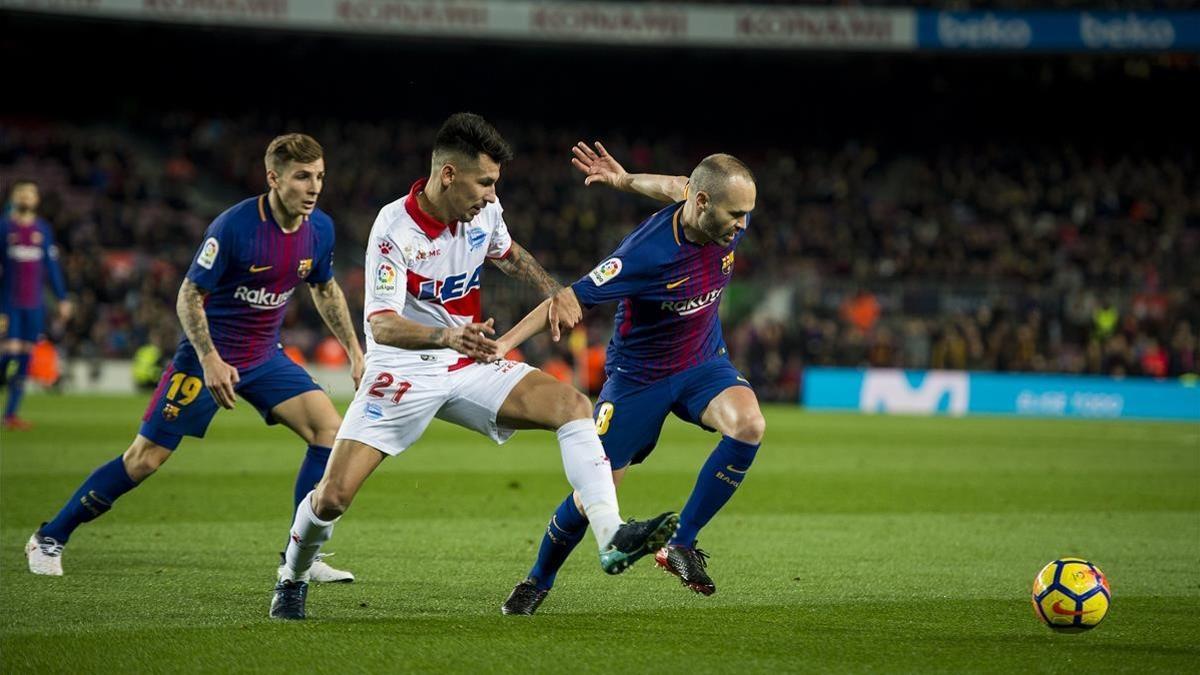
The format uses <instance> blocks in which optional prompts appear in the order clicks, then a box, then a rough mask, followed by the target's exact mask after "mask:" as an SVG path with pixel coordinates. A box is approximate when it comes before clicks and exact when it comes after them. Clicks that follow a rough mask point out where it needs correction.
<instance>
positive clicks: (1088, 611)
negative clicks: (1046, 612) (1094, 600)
mask: <svg viewBox="0 0 1200 675" xmlns="http://www.w3.org/2000/svg"><path fill="white" fill-rule="evenodd" d="M1061 605H1062V600H1059V601H1058V602H1056V603H1054V606H1053V607H1051V608H1050V610H1051V611H1052V612H1054V613H1055V614H1059V615H1062V616H1083V615H1084V614H1091V613H1092V612H1094V611H1096V610H1094V609H1083V610H1080V611H1078V612H1076V611H1074V610H1071V609H1063V608H1062V607H1061Z"/></svg>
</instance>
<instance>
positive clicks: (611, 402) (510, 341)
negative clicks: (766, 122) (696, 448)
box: [497, 143, 766, 614]
mask: <svg viewBox="0 0 1200 675" xmlns="http://www.w3.org/2000/svg"><path fill="white" fill-rule="evenodd" d="M574 152H575V159H574V160H572V161H573V163H574V165H575V167H576V168H577V169H579V170H580V171H582V172H583V173H584V174H585V175H586V176H587V178H586V179H585V181H584V182H585V184H587V185H593V184H602V185H609V186H611V187H614V188H616V189H619V190H624V191H627V192H633V193H637V194H641V195H645V196H648V197H651V198H653V199H656V200H658V201H661V202H668V203H669V204H670V205H669V206H667V207H666V208H664V209H662V210H661V211H659V212H658V213H655V214H654V215H652V216H650V217H649V218H647V219H646V220H644V221H642V223H641V224H640V225H639V226H638V227H637V228H636V229H635V230H634V231H633V232H631V233H630V234H629V236H627V237H625V239H624V240H623V241H622V242H621V244H620V245H619V246H618V247H617V249H616V250H615V251H614V252H613V253H612V254H611V255H610V256H608V257H607V258H605V259H604V261H602V262H601V263H600V264H599V265H597V266H596V268H595V269H593V270H592V271H591V272H590V273H588V274H587V275H585V276H584V277H583V278H581V279H580V280H579V281H576V282H575V283H574V284H573V285H571V286H569V287H567V288H565V289H563V290H562V291H561V294H563V295H566V296H569V297H571V298H572V299H577V300H578V302H579V303H580V304H581V305H582V306H583V307H585V308H591V307H594V306H596V305H601V304H607V303H613V302H615V303H617V313H616V318H615V320H614V326H615V330H614V332H613V336H612V339H611V341H610V342H609V345H608V358H607V363H606V366H605V368H606V373H607V375H608V380H607V382H606V383H605V385H604V388H603V389H602V390H601V392H600V398H599V400H598V401H597V403H596V406H595V408H594V415H595V421H596V430H597V432H598V433H599V435H600V440H601V442H602V444H603V445H604V451H605V454H606V455H607V456H608V458H609V461H610V463H611V465H612V470H613V482H614V483H615V484H618V485H619V484H620V482H621V480H622V479H623V478H624V476H625V472H626V471H627V470H628V469H629V467H630V466H631V465H633V464H639V463H641V462H642V461H644V460H645V459H646V457H647V456H649V455H650V453H651V451H653V450H654V446H655V445H656V444H657V442H658V436H659V434H660V433H661V431H662V425H663V422H664V421H665V420H666V418H667V415H668V414H671V413H674V414H675V415H676V416H677V417H679V418H681V419H683V420H684V421H686V422H690V423H692V424H695V425H697V426H699V427H701V428H702V429H705V430H707V431H716V432H717V433H719V434H721V440H720V441H719V442H718V443H717V445H716V447H715V448H714V449H713V450H712V452H711V453H710V454H709V456H708V459H707V460H706V461H705V462H704V465H703V467H701V469H700V475H699V476H698V477H697V479H696V485H695V488H694V489H693V490H692V493H691V496H689V497H688V500H687V504H686V505H685V506H684V508H683V511H682V512H680V515H679V527H678V529H677V530H676V531H675V534H674V536H673V537H672V538H671V540H670V541H669V542H668V544H667V545H666V546H665V547H663V548H661V549H659V550H658V551H657V553H656V555H655V562H656V563H657V564H658V566H659V567H662V568H664V569H666V570H667V571H668V572H670V573H672V574H674V575H676V576H678V577H679V578H680V580H681V581H682V582H683V584H684V585H685V586H687V587H688V588H690V589H691V590H693V591H695V592H697V593H700V594H703V595H712V594H713V593H715V592H716V584H714V583H713V581H712V579H711V578H710V577H709V576H708V573H707V571H706V567H707V565H706V561H707V557H708V556H707V554H706V553H705V552H704V551H702V550H701V549H699V548H697V547H696V538H697V536H698V534H699V532H700V530H701V528H703V527H704V526H705V525H706V524H708V522H709V521H710V520H712V518H713V516H715V515H716V514H717V512H718V511H719V510H720V509H721V507H722V506H724V505H725V503H726V502H728V501H729V498H730V497H732V496H733V493H734V491H735V490H736V489H737V488H738V486H739V485H741V483H742V480H743V479H744V478H745V477H746V472H747V471H749V469H750V465H751V463H752V462H753V461H754V456H755V454H756V453H757V452H758V448H759V444H760V443H761V442H762V437H763V433H764V431H765V428H766V423H765V422H764V420H763V416H762V412H761V411H760V410H759V406H758V399H757V398H756V397H755V395H754V391H753V390H752V389H751V388H750V383H749V382H748V381H747V380H746V379H745V378H744V377H742V376H741V374H740V373H738V371H737V369H736V368H734V366H733V364H732V363H730V361H729V356H728V353H727V349H726V347H725V341H724V339H723V338H722V335H721V323H720V321H719V319H718V316H717V308H718V306H719V305H720V301H721V295H722V293H723V292H724V290H725V286H726V285H727V284H728V283H729V279H730V277H731V275H732V272H733V260H734V249H736V248H737V245H738V242H740V241H741V239H742V237H743V235H745V233H746V227H747V226H748V225H749V222H750V211H751V210H752V209H753V208H754V204H755V198H756V188H755V182H754V176H753V174H752V173H751V172H750V170H749V169H748V168H747V167H746V165H745V164H743V163H742V162H741V161H739V160H738V159H737V158H735V157H733V156H731V155H725V154H718V155H712V156H710V157H707V158H705V159H704V161H702V162H700V164H699V165H698V166H697V167H696V168H695V170H694V171H692V175H691V176H690V177H687V176H660V175H651V174H638V175H632V174H628V173H626V172H625V170H624V169H623V168H622V167H621V165H620V164H619V163H617V161H616V160H614V159H613V158H612V156H611V155H609V154H608V153H607V152H606V151H605V150H604V146H603V145H601V144H600V143H596V145H595V149H594V150H593V149H592V148H589V147H588V146H587V145H585V144H583V143H580V144H579V145H577V146H576V147H575V148H574ZM547 302H549V301H547ZM548 323H549V322H548V318H547V311H546V303H543V305H542V306H541V307H539V308H538V309H536V310H534V311H533V312H531V313H530V314H529V315H528V316H526V317H525V318H524V319H522V321H521V322H520V323H519V324H518V325H517V326H515V327H514V328H513V329H512V330H511V331H510V332H509V333H507V334H506V335H504V336H503V337H501V338H500V339H499V340H498V341H497V342H498V343H499V345H500V353H504V351H505V350H508V349H512V348H513V347H516V346H517V345H519V344H520V343H521V342H523V341H525V340H526V339H528V338H529V337H531V336H532V335H534V334H536V333H537V332H540V331H541V330H543V329H545V328H546V327H547V324H548ZM588 522H589V519H588V517H587V513H586V510H585V509H584V508H583V504H582V503H581V502H580V501H579V498H578V495H577V494H570V495H567V498H566V499H565V500H563V502H562V504H560V505H559V507H558V509H557V510H556V511H555V512H554V515H553V516H551V518H550V523H549V525H548V526H547V527H546V534H545V536H544V537H543V539H542V544H541V547H540V549H539V551H538V557H537V561H536V562H535V563H534V566H533V569H531V570H530V572H529V574H528V576H527V577H526V579H525V580H524V581H522V582H521V583H519V584H517V586H516V588H514V589H513V591H512V593H511V594H510V595H509V597H508V599H507V600H506V601H505V602H504V604H503V605H502V606H501V611H502V612H503V613H505V614H533V613H534V612H535V611H537V608H538V606H539V605H541V603H542V601H543V600H544V599H545V597H546V595H547V594H548V593H549V592H550V588H551V587H552V586H553V584H554V579H555V575H556V574H557V573H558V570H559V568H560V567H561V566H562V564H563V563H564V562H565V561H566V559H567V556H568V555H570V553H571V551H572V550H573V549H574V548H575V545H576V544H578V543H579V541H580V540H581V539H582V538H583V535H584V532H585V531H586V530H587V528H588Z"/></svg>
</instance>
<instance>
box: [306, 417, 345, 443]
mask: <svg viewBox="0 0 1200 675" xmlns="http://www.w3.org/2000/svg"><path fill="white" fill-rule="evenodd" d="M341 426H342V422H341V420H340V419H339V420H337V424H327V425H323V426H321V427H319V428H317V429H316V430H314V431H313V435H312V439H311V440H309V441H308V444H309V445H320V446H324V447H326V448H332V447H333V442H334V441H335V440H337V432H338V429H339V428H340V427H341Z"/></svg>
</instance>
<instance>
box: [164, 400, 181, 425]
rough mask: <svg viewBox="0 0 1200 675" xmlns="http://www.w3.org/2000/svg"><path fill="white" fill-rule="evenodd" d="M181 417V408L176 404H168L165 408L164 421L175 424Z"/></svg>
mask: <svg viewBox="0 0 1200 675" xmlns="http://www.w3.org/2000/svg"><path fill="white" fill-rule="evenodd" d="M177 417H179V406H177V405H175V404H174V403H168V404H166V405H164V406H163V419H165V420H166V421H168V422H174V421H175V419H176V418H177Z"/></svg>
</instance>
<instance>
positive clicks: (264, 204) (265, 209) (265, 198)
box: [258, 192, 308, 234]
mask: <svg viewBox="0 0 1200 675" xmlns="http://www.w3.org/2000/svg"><path fill="white" fill-rule="evenodd" d="M258 219H259V220H261V221H262V222H264V223H271V224H272V225H274V226H275V227H278V228H279V231H280V232H283V233H284V234H296V232H299V231H300V229H301V228H303V227H304V226H305V225H307V224H308V216H304V218H303V219H301V221H300V227H297V228H296V229H295V231H292V232H284V230H283V228H282V227H280V225H279V223H277V222H275V214H274V213H271V193H270V192H268V193H266V194H261V195H259V196H258Z"/></svg>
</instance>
